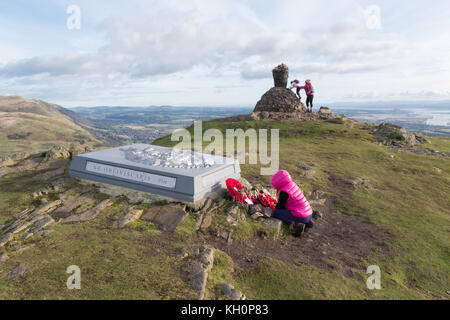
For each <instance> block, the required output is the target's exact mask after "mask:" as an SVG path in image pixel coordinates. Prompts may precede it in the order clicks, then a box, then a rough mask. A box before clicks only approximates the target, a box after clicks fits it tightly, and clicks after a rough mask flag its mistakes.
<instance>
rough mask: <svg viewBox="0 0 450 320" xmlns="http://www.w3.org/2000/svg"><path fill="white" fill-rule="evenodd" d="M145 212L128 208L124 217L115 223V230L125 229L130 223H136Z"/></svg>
mask: <svg viewBox="0 0 450 320" xmlns="http://www.w3.org/2000/svg"><path fill="white" fill-rule="evenodd" d="M143 212H144V210H142V209H134V208H127V209H126V210H125V211H124V212H123V213H122V215H121V216H120V217H119V218H118V219H117V220H116V221H115V222H114V223H113V227H115V228H119V229H121V228H124V227H125V226H126V225H127V224H129V223H130V222H133V221H136V220H137V219H139V218H140V217H141V215H142V213H143Z"/></svg>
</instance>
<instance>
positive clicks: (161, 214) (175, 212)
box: [141, 204, 187, 232]
mask: <svg viewBox="0 0 450 320" xmlns="http://www.w3.org/2000/svg"><path fill="white" fill-rule="evenodd" d="M186 216H187V213H186V211H185V210H184V209H183V207H182V206H180V205H178V204H170V205H165V206H162V207H159V206H152V207H150V208H149V209H148V210H147V212H146V213H145V214H144V215H143V216H142V217H141V220H144V221H151V222H153V223H155V224H156V225H157V226H158V227H159V228H160V229H162V230H164V231H169V232H174V231H175V229H176V228H177V226H178V224H180V223H181V222H182V221H183V220H184V218H186Z"/></svg>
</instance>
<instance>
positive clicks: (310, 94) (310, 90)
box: [298, 80, 314, 112]
mask: <svg viewBox="0 0 450 320" xmlns="http://www.w3.org/2000/svg"><path fill="white" fill-rule="evenodd" d="M298 89H305V91H306V96H307V98H306V112H313V100H314V87H313V86H312V84H311V80H306V81H305V85H304V86H303V87H299V88H298Z"/></svg>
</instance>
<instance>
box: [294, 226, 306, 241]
mask: <svg viewBox="0 0 450 320" xmlns="http://www.w3.org/2000/svg"><path fill="white" fill-rule="evenodd" d="M293 229H294V230H293V236H294V237H297V238H300V237H301V236H302V234H303V232H304V231H305V224H303V223H296V224H295V225H294V228H293Z"/></svg>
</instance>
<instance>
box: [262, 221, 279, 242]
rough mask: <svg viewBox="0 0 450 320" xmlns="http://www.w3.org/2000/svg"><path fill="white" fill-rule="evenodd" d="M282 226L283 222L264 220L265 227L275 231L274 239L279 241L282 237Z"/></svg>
mask: <svg viewBox="0 0 450 320" xmlns="http://www.w3.org/2000/svg"><path fill="white" fill-rule="evenodd" d="M281 224H282V222H281V220H278V219H274V218H269V219H266V220H264V227H266V228H267V229H270V230H272V231H274V239H278V237H279V236H280V232H281Z"/></svg>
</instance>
